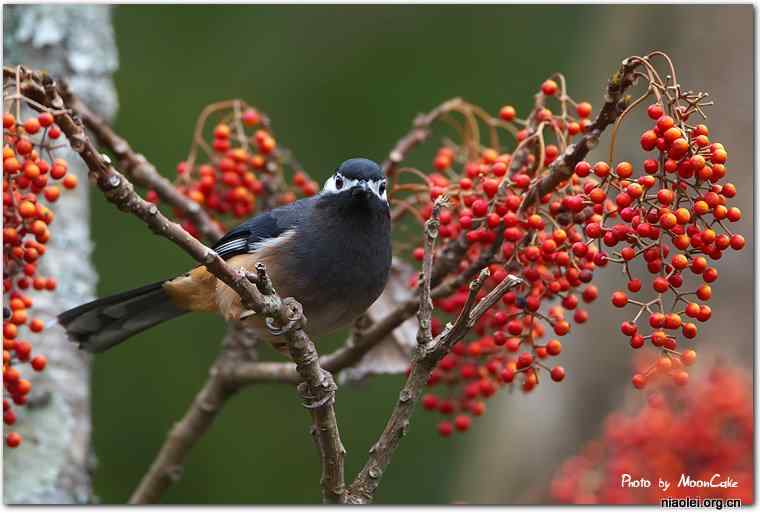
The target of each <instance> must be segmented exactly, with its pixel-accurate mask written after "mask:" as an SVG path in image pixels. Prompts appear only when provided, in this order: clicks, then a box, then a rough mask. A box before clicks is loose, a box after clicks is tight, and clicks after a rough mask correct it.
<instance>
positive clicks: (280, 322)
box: [4, 68, 345, 502]
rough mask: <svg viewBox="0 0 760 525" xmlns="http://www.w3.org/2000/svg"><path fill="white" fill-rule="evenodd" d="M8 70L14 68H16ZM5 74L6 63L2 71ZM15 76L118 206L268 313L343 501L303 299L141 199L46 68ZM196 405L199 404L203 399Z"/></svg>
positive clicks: (325, 483) (330, 482)
mask: <svg viewBox="0 0 760 525" xmlns="http://www.w3.org/2000/svg"><path fill="white" fill-rule="evenodd" d="M9 69H10V68H9ZM10 71H11V72H13V73H14V74H15V70H13V69H10ZM6 76H7V72H6V68H4V77H6ZM19 76H20V79H21V86H20V89H21V92H22V93H23V94H24V95H25V96H26V97H28V98H30V99H31V100H33V101H35V102H36V103H38V104H41V105H43V106H45V107H47V108H50V110H51V113H52V114H53V116H54V118H55V121H56V124H58V126H59V127H60V128H61V130H62V131H63V133H64V134H65V135H66V137H67V138H68V140H69V143H70V145H71V148H72V149H73V150H74V151H75V152H77V153H78V154H79V156H80V157H81V158H82V160H83V161H84V162H85V164H86V165H87V167H88V169H89V170H90V175H91V177H92V178H93V179H95V181H96V183H97V185H98V187H99V188H100V190H101V191H102V192H103V193H104V194H105V196H106V199H107V200H108V201H109V202H111V203H112V204H114V205H115V206H116V207H118V208H119V209H120V210H122V211H126V212H129V213H131V214H133V215H135V216H137V217H138V218H140V219H141V220H142V221H143V222H145V223H146V225H148V227H149V228H150V229H151V230H152V231H153V232H154V233H156V234H158V235H161V236H162V237H166V238H167V239H169V240H170V241H172V242H174V243H175V244H176V245H177V246H179V247H180V248H182V249H183V250H184V251H185V252H186V253H187V254H188V255H190V256H191V257H193V258H194V259H195V260H196V261H198V262H199V263H200V264H202V265H204V266H206V268H207V269H208V271H209V272H211V273H212V274H214V276H215V277H216V278H218V279H219V280H221V281H222V282H224V283H225V284H226V285H227V286H229V287H230V288H232V289H233V290H234V291H235V292H237V293H238V295H240V298H241V300H242V303H243V304H244V305H245V307H246V308H248V309H250V310H253V311H255V312H257V313H258V315H262V316H264V317H265V318H267V320H268V322H269V324H271V325H272V326H276V327H277V330H278V332H281V334H282V336H283V338H284V340H285V342H286V344H287V347H288V351H289V353H290V356H291V358H292V359H293V361H294V362H295V365H296V371H297V372H298V374H299V376H300V377H301V379H302V381H303V384H302V385H299V393H301V395H302V397H303V399H304V405H305V406H306V408H307V409H309V411H310V412H311V415H312V421H313V424H314V428H315V429H316V430H315V431H314V434H315V436H316V439H315V440H316V442H317V444H318V445H319V448H320V450H319V452H320V457H321V458H322V465H323V476H322V492H323V499H324V500H325V501H329V502H341V501H343V499H344V492H345V487H344V482H343V456H344V454H345V450H344V449H343V446H342V445H341V441H340V435H339V432H338V425H337V421H336V417H335V409H334V401H335V391H336V389H337V387H336V385H335V382H334V381H333V379H332V376H331V375H330V373H329V372H327V371H325V370H324V369H322V367H321V366H320V365H319V356H318V354H317V350H316V348H315V347H314V344H313V343H312V341H311V340H310V339H309V337H308V335H307V334H306V332H305V331H304V328H305V325H306V318H305V317H304V315H303V310H302V308H301V305H300V304H299V303H298V302H297V301H295V300H294V299H292V298H285V299H281V298H280V297H279V296H278V295H277V294H276V293H274V292H273V290H266V289H265V290H259V289H258V288H257V287H256V286H254V284H253V283H252V282H251V281H252V279H251V276H249V275H248V274H247V273H246V272H244V271H243V270H235V269H233V268H231V267H229V266H228V265H227V264H226V262H225V261H224V260H223V259H222V258H221V257H220V256H219V255H218V254H217V253H216V252H214V251H213V250H211V249H210V248H208V247H206V246H204V245H203V244H202V243H201V242H199V241H198V240H197V239H195V238H194V237H193V236H192V235H190V234H189V233H187V232H186V231H185V230H184V229H183V228H182V227H181V226H179V225H178V224H176V223H174V222H172V221H170V220H169V219H167V218H166V217H165V216H164V215H163V214H161V212H160V211H159V210H158V208H157V207H156V206H155V205H153V204H151V203H148V202H146V201H145V200H143V199H142V198H141V197H140V196H139V195H138V194H137V193H136V192H135V191H134V188H133V186H132V184H131V183H130V182H129V181H128V180H127V179H126V177H124V176H123V175H122V174H121V173H119V172H118V171H117V170H116V169H115V168H114V167H113V165H112V164H111V161H110V159H109V158H108V157H107V156H105V155H101V154H100V153H99V152H98V151H97V149H96V148H95V146H94V145H93V143H92V142H91V141H90V139H89V138H88V137H87V135H86V133H85V130H84V128H83V126H82V125H81V121H80V120H79V118H78V117H76V116H75V115H76V114H75V113H74V111H73V110H72V108H69V107H67V106H66V104H65V102H64V100H63V98H62V97H61V96H60V93H59V91H58V88H57V85H56V83H55V81H54V80H53V79H52V78H51V77H50V76H49V75H47V73H44V72H42V73H40V72H35V71H28V70H26V69H24V68H20V75H19ZM262 275H265V270H264V268H263V267H261V268H260V269H259V276H258V277H259V278H258V279H253V280H256V281H257V282H259V283H261V276H262ZM267 292H269V293H267ZM202 393H203V392H202ZM209 394H216V395H217V397H215V398H214V399H220V398H219V397H218V392H215V393H211V392H209ZM199 406H201V407H203V403H201V404H200V405H199ZM199 428H201V429H202V428H203V425H202V423H201V424H199ZM151 470H152V469H151ZM159 475H161V473H159ZM148 476H150V473H149V474H148Z"/></svg>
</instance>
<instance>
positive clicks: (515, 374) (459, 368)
mask: <svg viewBox="0 0 760 525" xmlns="http://www.w3.org/2000/svg"><path fill="white" fill-rule="evenodd" d="M658 85H659V84H658V83H657V82H655V81H654V80H653V81H652V84H651V85H650V88H649V90H648V91H647V93H645V95H644V96H642V97H641V98H640V99H639V100H638V101H636V102H635V103H633V104H630V105H628V107H627V109H626V110H625V111H624V112H623V113H622V115H621V117H620V118H619V119H618V121H617V122H616V124H615V126H614V128H613V139H612V146H611V150H610V158H611V159H612V158H613V153H614V149H613V147H614V143H615V133H616V131H617V128H618V126H619V124H620V122H621V121H622V120H623V119H624V118H625V117H626V116H627V115H628V114H630V113H631V111H632V110H633V109H635V108H636V106H637V105H638V103H639V102H640V101H642V100H644V99H645V98H647V97H649V96H652V95H654V96H656V98H657V102H656V103H654V104H652V105H651V106H649V108H648V110H647V113H648V115H649V116H650V117H651V118H652V122H653V126H652V128H651V129H649V130H647V131H646V132H645V133H644V134H643V135H642V138H641V147H642V148H644V150H645V151H648V152H652V158H649V159H647V160H646V161H644V163H643V165H642V166H641V167H639V168H635V167H634V166H633V165H632V164H631V163H630V162H626V161H622V162H617V163H615V162H612V161H610V162H601V161H600V162H596V163H595V164H593V165H592V164H591V163H589V162H586V161H583V160H581V161H577V162H574V163H572V164H571V165H567V164H565V165H564V166H561V168H564V169H567V170H568V173H569V176H568V177H565V178H564V179H563V180H562V181H560V182H559V183H558V185H557V186H556V187H555V188H554V190H553V191H551V192H547V193H545V194H543V195H541V194H539V196H538V199H537V200H536V201H533V198H534V197H535V192H536V187H537V184H538V183H539V181H541V180H542V179H543V178H544V177H548V176H549V174H550V173H552V168H557V165H559V164H561V163H565V162H567V158H568V157H570V155H571V152H572V151H573V149H572V147H573V144H572V143H573V140H574V136H578V135H582V134H583V133H584V132H586V131H587V130H588V129H589V128H590V126H592V125H593V123H592V121H590V120H589V117H590V116H591V113H592V107H591V105H590V104H589V103H588V102H579V103H576V102H574V101H573V100H572V99H571V98H570V97H569V96H568V95H567V93H566V89H565V81H564V78H563V77H562V76H561V75H555V77H553V78H551V79H548V80H546V81H545V82H543V83H542V84H541V86H540V89H539V92H538V93H537V95H536V107H535V108H534V109H533V111H532V112H531V114H530V115H529V116H528V118H526V119H525V120H522V119H518V118H517V112H516V110H515V109H514V107H512V106H504V107H503V108H501V110H500V112H499V119H495V118H493V117H490V116H488V115H485V116H483V113H484V111H483V110H482V109H480V108H475V109H473V108H474V107H472V106H464V107H462V108H458V109H459V110H460V112H462V113H467V112H468V111H470V114H471V115H470V116H471V120H474V117H476V116H477V117H480V118H482V120H483V121H484V122H485V123H486V124H487V125H489V126H490V127H491V128H492V134H491V136H492V144H490V147H485V146H483V145H482V144H480V141H479V138H478V137H479V130H478V129H477V128H475V129H469V130H468V129H467V124H466V123H465V124H464V125H463V126H462V127H463V128H464V129H465V132H464V133H463V138H462V140H461V141H451V143H450V144H448V145H446V146H445V147H442V148H440V149H439V150H438V151H437V153H436V155H435V157H434V160H433V170H434V171H432V172H428V173H422V172H420V171H417V170H413V169H408V170H407V172H408V173H413V174H414V175H416V176H418V177H423V178H424V179H425V181H426V183H427V184H425V185H421V184H412V183H405V184H404V183H402V184H399V183H398V181H396V185H395V187H394V193H397V192H398V191H401V190H406V191H411V192H412V193H413V194H414V196H413V197H410V198H408V199H406V200H400V201H399V200H397V201H396V202H397V203H398V204H401V205H403V206H404V207H408V206H409V199H417V200H416V202H417V203H418V204H419V208H420V213H419V217H418V218H419V219H421V220H426V219H427V218H429V217H430V215H431V213H432V204H431V203H432V201H434V200H435V199H436V198H438V197H439V196H441V195H444V194H446V195H447V196H448V200H449V204H450V205H449V207H448V208H447V209H445V210H443V211H442V213H441V214H440V217H439V222H440V227H439V236H440V238H441V240H442V242H440V243H439V246H438V250H437V252H436V253H437V254H440V253H441V251H443V250H446V249H447V244H448V243H449V242H458V240H459V239H458V238H459V237H460V236H464V238H465V240H466V242H467V244H468V252H467V256H466V258H465V260H464V261H463V262H462V264H461V265H460V268H459V269H458V271H457V272H454V273H460V272H463V271H465V270H466V269H467V268H468V267H470V265H473V264H475V263H476V261H478V260H481V258H482V257H483V256H484V255H487V254H488V253H491V254H492V256H491V257H490V259H489V260H488V261H489V263H490V270H491V278H490V281H491V282H490V283H488V284H487V286H486V287H484V293H486V292H487V291H488V290H489V288H492V287H493V286H494V285H495V284H496V283H498V282H499V281H501V280H502V279H504V278H505V277H506V275H507V274H508V273H513V274H516V275H519V276H520V277H522V278H523V279H524V281H525V282H526V284H525V285H523V286H522V287H521V288H518V289H517V290H514V291H511V292H509V293H507V294H506V295H505V296H504V297H503V300H502V302H501V304H497V305H496V306H494V307H493V308H492V309H491V310H490V311H489V312H487V314H486V315H485V316H483V318H482V319H481V321H480V322H479V323H478V324H477V325H476V326H475V329H474V335H475V337H474V338H471V339H470V340H469V341H466V342H460V343H459V344H458V345H456V346H455V347H454V348H453V350H452V352H451V353H450V354H449V355H447V356H445V357H444V358H443V359H441V361H440V362H439V363H438V366H437V368H436V369H435V370H434V372H433V373H432V375H431V377H430V379H429V387H430V389H431V392H429V393H428V394H427V395H426V396H425V397H424V398H423V406H424V407H425V408H426V409H427V410H431V411H437V412H438V413H440V414H442V415H443V417H444V419H443V420H442V421H441V422H440V423H439V424H438V432H439V433H440V434H441V435H443V436H448V435H450V434H451V433H452V432H453V431H454V429H456V430H459V431H466V430H467V429H468V428H469V427H470V425H471V418H472V416H479V415H481V414H483V412H484V411H485V400H486V399H487V398H489V397H491V396H492V395H494V394H495V393H496V392H497V391H498V390H499V389H500V388H503V387H510V388H514V386H515V385H519V388H520V389H521V390H522V391H523V392H530V391H531V390H533V389H534V388H535V387H536V386H537V385H538V383H539V378H540V377H541V376H542V375H544V374H545V376H546V377H548V378H550V379H551V380H553V381H557V382H558V381H562V380H563V378H564V377H565V370H564V369H563V367H562V366H559V365H557V364H556V363H555V362H554V358H555V357H556V356H558V355H559V354H560V352H561V351H562V344H561V342H560V340H559V337H561V336H564V335H566V334H567V333H568V332H570V329H571V321H572V322H574V323H577V324H582V323H584V322H586V321H587V320H588V313H587V311H586V310H584V309H583V308H582V307H581V305H582V304H583V303H589V302H591V301H594V300H595V299H596V298H597V296H598V294H599V292H598V290H597V288H596V287H595V286H594V285H593V284H590V282H591V281H592V279H593V276H594V272H595V271H596V270H597V269H599V268H603V267H606V266H608V265H609V264H610V263H618V264H620V265H622V267H623V269H624V272H625V274H626V275H627V276H628V285H627V286H628V291H627V292H623V291H618V292H615V293H613V294H612V303H613V304H614V305H615V306H617V307H624V306H626V305H629V306H635V307H636V309H637V313H635V314H634V316H633V317H632V318H631V319H630V320H629V321H627V322H625V323H623V324H622V326H621V331H622V332H623V334H625V335H626V336H627V337H628V338H629V341H630V346H631V347H632V348H634V349H638V348H642V347H644V346H648V347H649V348H653V349H655V350H656V351H657V354H656V355H655V357H654V358H653V359H652V360H650V361H649V362H647V364H646V365H645V366H643V367H641V369H640V370H637V372H636V373H635V375H634V376H633V384H634V385H635V386H636V387H637V388H643V387H644V386H645V384H646V383H647V382H648V381H649V380H650V379H652V377H653V376H656V375H668V376H669V377H671V378H672V381H673V382H674V383H675V384H678V385H684V384H686V383H687V382H688V373H687V372H686V371H685V370H684V368H685V367H688V366H689V365H691V364H693V363H694V362H695V360H696V352H695V351H694V350H693V349H691V348H686V347H684V346H685V344H686V343H683V342H680V340H685V341H690V340H691V339H693V338H694V337H695V336H696V335H697V324H696V323H702V322H705V321H706V320H707V319H709V317H710V308H709V306H707V305H706V304H705V303H706V302H707V301H708V300H709V299H710V297H711V295H712V288H711V284H713V283H714V282H715V280H716V279H717V277H718V272H717V270H716V269H715V268H713V267H711V266H709V263H708V260H717V259H719V258H720V257H721V255H722V253H723V252H724V251H725V250H726V249H729V248H732V249H736V250H739V249H741V248H743V246H744V244H745V241H744V239H743V238H742V236H741V235H738V234H734V233H732V232H731V231H730V230H729V225H728V223H730V222H735V221H737V220H739V219H740V217H741V212H740V210H739V209H738V208H734V207H730V206H729V205H728V200H729V199H731V198H732V197H733V196H734V195H735V194H736V189H735V187H734V186H733V185H732V184H731V183H729V182H726V181H725V180H724V177H725V174H726V160H727V154H726V148H725V147H724V146H723V145H721V144H720V143H718V142H714V141H712V140H711V139H710V138H709V133H708V129H707V127H706V126H705V125H704V124H698V125H692V124H689V123H688V121H689V119H690V117H693V116H694V115H695V114H696V113H699V114H702V115H703V112H702V109H701V107H702V106H703V105H705V103H704V102H702V100H703V98H704V95H702V94H698V95H694V94H692V93H690V92H681V91H680V87H679V88H678V89H667V90H661V89H658V88H657V87H656V86H658ZM552 101H554V102H552ZM550 103H554V104H556V105H558V106H559V110H556V111H554V112H553V111H552V109H550V108H549V107H548V106H549V104H550ZM573 113H574V115H573ZM599 118H601V117H599ZM496 128H504V129H507V130H508V131H510V132H511V133H512V135H513V136H514V138H515V140H516V142H517V146H516V148H515V149H514V150H512V151H511V153H508V152H507V151H505V150H504V149H501V148H500V147H499V145H498V141H496V140H493V137H494V135H495V129H496ZM576 138H577V137H576ZM529 195H530V199H531V201H530V202H528V201H526V197H528V196H529ZM398 204H397V205H398ZM412 255H413V257H414V258H415V259H416V260H418V261H421V260H422V258H423V256H424V250H423V249H422V248H421V247H416V248H414V249H413V250H412ZM637 261H643V263H644V264H643V266H644V268H643V271H641V269H639V268H638V266H636V264H635V263H637ZM636 272H638V274H640V277H634V275H635V273H636ZM452 277H455V276H452ZM695 280H699V281H700V282H698V283H694V282H692V283H691V284H689V283H690V281H695ZM412 285H413V286H415V285H416V283H412ZM650 290H651V291H652V292H653V293H654V294H655V295H654V298H651V299H647V300H637V299H635V298H634V297H633V295H632V294H635V293H638V292H641V293H644V292H648V291H650ZM466 297H467V288H466V283H464V282H463V283H462V287H461V288H460V289H458V290H456V291H455V292H454V293H452V294H451V295H449V296H447V297H443V298H439V299H438V300H437V301H436V303H435V306H436V307H437V313H438V314H439V315H440V316H441V319H438V320H435V322H434V326H433V328H434V331H440V329H441V327H442V322H443V319H444V318H446V319H451V318H452V316H455V315H456V314H457V313H458V312H459V311H460V310H461V308H462V306H463V304H464V301H465V299H466ZM670 301H672V304H670ZM645 312H646V313H647V314H648V318H646V319H645V318H644V313H645ZM642 321H647V322H648V326H649V328H651V330H649V329H647V328H646V327H645V326H643V324H644V323H643V322H642Z"/></svg>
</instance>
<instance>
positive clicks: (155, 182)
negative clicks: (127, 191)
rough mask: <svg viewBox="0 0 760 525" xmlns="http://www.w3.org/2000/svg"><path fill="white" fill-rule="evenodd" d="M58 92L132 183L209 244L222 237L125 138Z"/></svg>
mask: <svg viewBox="0 0 760 525" xmlns="http://www.w3.org/2000/svg"><path fill="white" fill-rule="evenodd" d="M59 91H60V93H61V96H62V97H63V100H64V102H65V104H66V105H67V106H68V107H70V108H71V109H73V110H74V111H75V112H76V114H77V115H78V116H79V117H80V118H81V119H82V123H83V124H84V125H85V127H86V128H87V129H88V130H90V131H91V132H92V133H93V134H94V135H95V138H97V139H98V142H99V143H100V144H102V145H104V146H105V147H107V148H108V149H110V150H111V151H113V152H114V154H116V158H117V159H118V160H119V163H120V168H121V169H122V170H124V172H125V174H126V175H127V177H129V179H130V180H131V181H132V182H134V183H135V184H137V185H139V186H142V187H143V188H148V189H152V190H154V191H155V192H156V193H157V194H158V196H159V197H160V198H161V200H162V201H163V202H166V203H167V204H169V205H170V206H172V207H173V208H176V209H178V210H180V211H181V212H182V214H183V215H184V216H186V217H187V218H188V219H189V220H190V222H191V223H192V224H193V225H194V226H195V227H196V228H198V231H199V232H200V233H201V235H202V236H203V238H204V239H206V240H207V241H209V242H212V243H213V242H215V241H216V240H218V239H219V238H220V237H221V236H222V234H223V232H222V228H221V227H220V226H219V225H218V224H217V223H216V222H214V220H213V219H212V218H211V217H210V216H209V215H208V214H207V213H206V212H205V211H204V209H203V207H202V206H200V205H199V204H198V203H197V202H195V201H193V200H192V199H190V198H188V197H186V196H185V195H183V194H182V192H180V191H179V190H178V189H177V188H176V187H175V186H174V184H172V183H171V181H170V180H169V179H167V178H166V177H163V176H161V174H160V173H159V172H158V170H157V169H156V167H155V166H154V165H153V164H151V163H150V162H149V161H148V160H147V159H146V158H145V157H144V156H143V155H141V154H139V153H136V152H135V151H134V150H133V149H132V147H131V146H130V145H129V142H127V140H126V139H124V138H123V137H121V136H120V135H118V134H117V133H116V132H115V131H114V130H113V129H112V128H111V126H109V125H108V123H107V122H106V121H104V120H103V119H102V118H101V117H100V116H99V115H97V114H96V113H95V112H93V111H92V110H91V109H90V108H89V107H87V106H86V105H85V104H84V102H82V101H81V100H80V99H79V98H78V97H76V96H75V95H74V94H73V93H72V92H71V91H70V90H69V87H68V85H67V84H66V83H65V82H62V83H61V86H60V90H59Z"/></svg>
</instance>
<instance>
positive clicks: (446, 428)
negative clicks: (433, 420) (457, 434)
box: [438, 421, 454, 437]
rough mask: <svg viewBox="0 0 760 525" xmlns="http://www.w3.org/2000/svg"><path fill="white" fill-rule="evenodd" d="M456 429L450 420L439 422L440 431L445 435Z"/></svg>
mask: <svg viewBox="0 0 760 525" xmlns="http://www.w3.org/2000/svg"><path fill="white" fill-rule="evenodd" d="M453 431H454V427H453V426H452V424H451V422H450V421H441V422H440V423H438V433H439V434H440V435H441V436H443V437H449V436H450V435H451V433H452V432H453Z"/></svg>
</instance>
